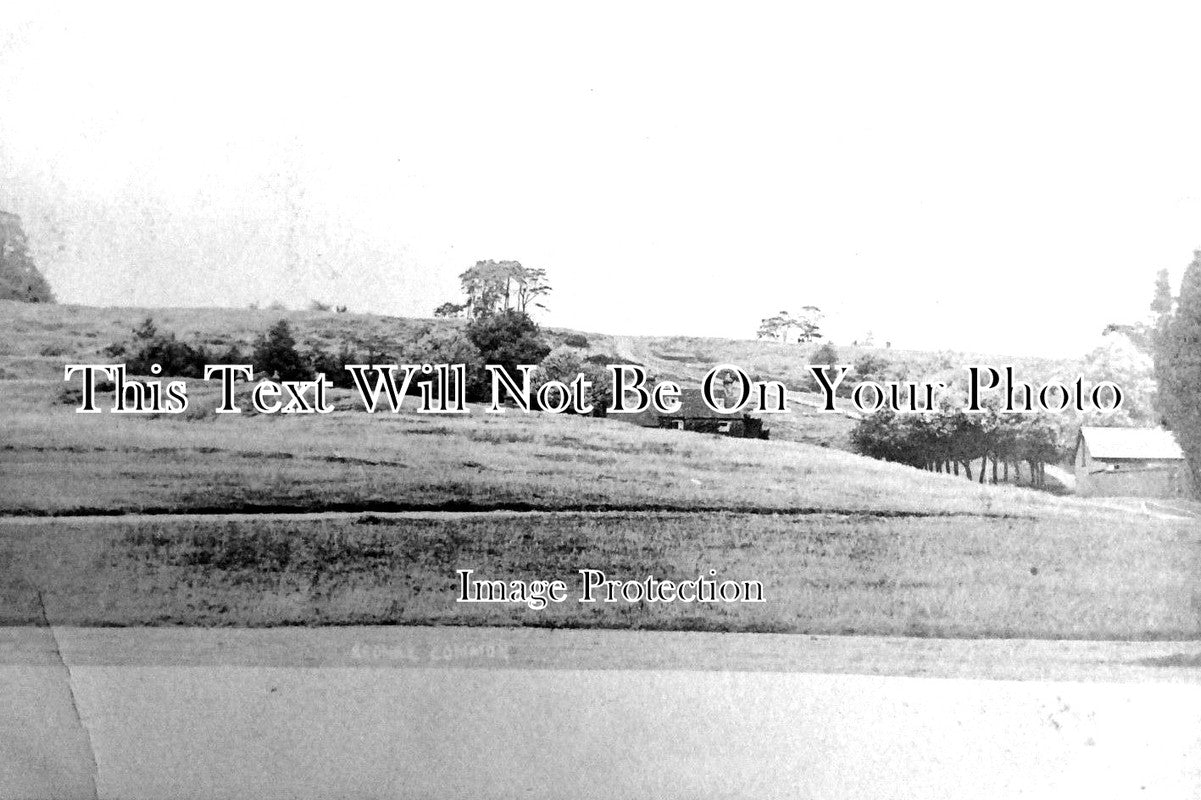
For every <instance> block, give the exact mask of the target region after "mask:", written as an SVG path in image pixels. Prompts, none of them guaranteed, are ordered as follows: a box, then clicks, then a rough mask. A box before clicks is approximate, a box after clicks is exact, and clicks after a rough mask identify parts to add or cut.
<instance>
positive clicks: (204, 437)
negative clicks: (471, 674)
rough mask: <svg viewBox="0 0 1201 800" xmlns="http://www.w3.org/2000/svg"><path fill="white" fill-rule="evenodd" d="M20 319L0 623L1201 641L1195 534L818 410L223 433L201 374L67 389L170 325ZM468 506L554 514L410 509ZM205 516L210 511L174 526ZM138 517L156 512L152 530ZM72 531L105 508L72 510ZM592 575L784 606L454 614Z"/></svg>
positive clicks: (225, 321) (777, 356)
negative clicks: (138, 386) (890, 439)
mask: <svg viewBox="0 0 1201 800" xmlns="http://www.w3.org/2000/svg"><path fill="white" fill-rule="evenodd" d="M4 310H5V311H7V312H10V313H9V314H8V315H7V316H6V317H4V318H3V322H2V323H0V324H2V325H3V326H4V328H5V330H4V331H3V334H2V335H0V343H2V344H0V348H2V349H3V352H2V353H0V364H2V365H3V366H2V367H0V368H2V369H3V370H4V374H5V376H6V377H7V378H8V379H7V380H0V403H3V406H4V408H5V414H4V415H3V417H0V608H2V609H4V611H3V616H0V624H3V623H9V624H14V623H30V622H37V621H39V620H41V619H43V618H48V619H51V620H52V621H55V622H62V623H72V624H192V625H275V624H345V623H354V622H377V623H401V624H414V623H437V624H471V625H477V624H485V625H491V624H499V625H552V626H611V627H613V626H615V627H644V628H672V629H712V630H771V631H788V632H863V633H866V632H874V633H897V634H914V635H948V636H985V635H1005V636H1047V637H1056V636H1069V637H1121V638H1139V637H1169V636H1187V637H1194V636H1201V589H1198V587H1197V585H1196V581H1195V576H1196V574H1197V573H1198V568H1199V567H1201V531H1198V530H1197V529H1196V526H1195V524H1194V523H1193V522H1191V521H1187V520H1181V519H1173V518H1157V517H1156V515H1154V514H1150V513H1141V512H1140V509H1139V508H1138V507H1137V506H1133V507H1130V508H1129V509H1128V510H1120V509H1115V508H1112V507H1106V506H1102V505H1100V504H1098V503H1095V502H1087V501H1081V500H1074V499H1070V498H1057V497H1053V496H1050V495H1047V494H1044V493H1039V492H1033V491H1029V490H1022V489H1016V488H1013V487H1006V486H990V485H980V484H977V483H972V482H969V481H967V480H964V479H962V478H955V477H952V476H948V475H935V474H930V473H925V472H920V471H917V470H913V469H909V468H907V467H902V466H898V465H895V464H888V463H884V462H879V461H873V460H869V459H865V458H861V457H858V456H855V455H853V454H850V453H846V452H841V451H839V450H837V449H836V447H837V442H836V440H837V437H838V436H839V435H841V431H840V429H839V428H838V427H837V426H838V425H844V426H845V425H846V424H849V421H848V420H845V419H844V418H842V417H837V416H828V415H806V414H804V413H794V414H792V415H788V416H787V417H776V418H773V421H772V422H769V424H772V425H773V426H774V427H775V428H776V431H777V432H779V431H781V430H784V431H787V430H788V427H787V426H792V428H791V430H792V434H791V436H790V437H789V436H786V437H779V436H774V437H773V439H772V440H770V441H762V440H738V439H727V438H722V437H714V436H707V435H702V434H691V433H681V432H675V431H668V430H648V429H643V428H638V427H636V426H633V425H628V424H623V423H621V422H617V421H615V420H612V419H592V418H577V417H563V416H553V415H543V414H537V413H535V414H529V415H525V414H521V413H519V412H515V411H509V412H506V413H504V414H501V415H488V414H483V413H482V410H481V409H480V408H473V411H472V413H471V414H470V415H467V416H463V417H454V416H429V415H419V414H415V413H411V412H406V413H401V414H396V415H393V414H377V415H374V416H373V415H368V414H366V413H363V412H362V411H360V410H357V401H354V400H353V399H352V396H351V395H350V394H349V393H346V392H342V391H338V392H337V393H336V396H335V398H334V399H335V402H336V405H337V407H338V409H339V410H337V411H335V412H334V413H332V414H329V415H323V416H282V417H281V416H259V415H253V414H244V415H239V416H217V415H215V414H213V413H211V412H212V409H213V407H214V405H215V397H214V391H213V389H211V388H208V389H205V388H202V387H203V382H199V381H193V382H192V384H191V391H190V396H191V397H192V398H193V408H192V409H190V410H189V412H188V413H186V414H184V415H180V416H168V415H164V416H160V417H143V416H115V415H112V414H107V413H105V414H97V415H80V414H76V413H74V407H73V405H72V404H71V403H70V402H63V400H62V399H61V398H60V395H62V393H63V389H64V384H63V382H62V380H61V369H62V364H63V363H66V362H69V361H91V360H98V361H104V360H106V359H105V358H104V357H103V356H101V355H100V354H101V351H102V350H103V348H104V347H105V346H106V345H107V344H109V343H111V342H114V341H120V340H122V339H124V338H125V337H126V335H127V333H128V331H129V329H130V328H132V327H133V325H134V324H136V322H137V321H138V320H140V319H142V318H144V317H145V316H147V312H146V311H141V310H136V309H134V310H130V309H119V310H118V309H84V308H74V307H48V306H37V307H33V306H18V305H13V304H8V306H7V307H6V308H5V309H4ZM153 316H154V317H155V319H156V321H157V322H158V324H159V326H160V327H161V328H164V329H169V330H173V331H175V332H176V333H177V334H178V335H179V336H181V337H183V338H187V339H189V340H192V341H202V342H205V343H207V344H210V345H212V346H214V347H222V346H227V345H228V344H231V343H238V344H240V345H242V346H247V345H249V343H250V341H251V340H252V339H253V338H254V336H256V335H257V334H258V333H259V332H260V331H261V330H262V329H263V328H265V327H266V326H267V325H268V324H269V323H270V322H271V321H273V320H274V319H276V318H278V317H279V316H280V315H279V314H278V313H276V312H266V311H262V312H256V311H233V310H231V311H214V310H156V311H154V312H153ZM287 316H288V317H289V318H290V319H291V320H292V321H293V322H294V323H295V326H296V328H297V329H298V330H299V332H300V335H301V338H302V339H303V340H305V341H308V342H323V343H329V344H332V345H334V346H336V345H337V344H339V343H340V341H341V339H342V338H343V337H348V338H352V339H353V337H362V338H363V339H367V338H369V337H374V336H380V337H391V338H398V337H406V336H413V335H415V332H416V331H417V330H418V328H419V327H420V326H421V325H422V324H425V323H423V322H421V321H414V320H400V319H389V318H379V317H359V316H355V315H345V314H341V315H336V314H321V313H289V314H288V315H287ZM437 324H441V325H448V324H454V323H451V322H446V321H440V322H438V323H437ZM551 335H552V336H553V337H556V338H558V339H560V340H561V338H562V337H563V336H564V335H565V332H562V331H559V332H552V334H551ZM588 339H589V346H588V350H589V351H591V352H597V353H605V354H606V355H612V356H615V357H616V358H617V359H621V360H633V361H639V362H641V363H644V364H647V365H649V366H651V367H652V369H655V370H663V372H660V374H665V372H666V370H668V369H669V368H670V369H672V370H674V372H673V373H672V374H674V375H676V376H677V377H680V378H683V379H686V380H687V379H690V378H693V377H699V375H700V374H701V373H702V372H703V371H704V369H707V368H708V367H709V366H711V365H712V364H714V363H718V362H722V361H730V362H733V363H740V364H743V365H745V366H746V367H747V368H748V370H752V371H754V372H756V373H757V374H759V375H760V376H774V377H781V378H783V379H786V380H789V379H790V378H789V376H790V375H791V374H793V373H790V372H788V370H790V369H796V364H797V363H801V362H802V361H803V358H798V357H797V355H798V353H803V349H801V348H796V347H785V346H782V345H778V344H772V343H755V342H723V341H720V340H695V339H688V340H684V339H653V338H648V339H634V338H630V337H606V336H599V335H591V334H589V335H588ZM913 358H914V359H915V361H914V363H915V364H916V363H918V362H917V359H918V358H919V356H917V355H913ZM921 358H931V357H929V356H921ZM1036 366H1037V365H1036ZM1042 366H1043V367H1046V368H1048V369H1049V368H1053V367H1054V365H1053V364H1043V365H1042ZM775 420H779V421H778V422H777V421H775ZM838 420H842V422H838ZM823 425H824V426H826V427H824V428H823V427H821V426H823ZM843 430H845V428H844V429H843ZM805 437H811V438H810V441H819V442H820V443H822V444H831V443H834V444H835V447H834V448H830V447H818V446H811V445H809V444H806V443H804V441H803V440H804V438H805ZM781 438H795V439H801V440H802V441H781V440H780V439H781ZM442 509H445V510H454V511H465V510H466V511H470V510H475V511H485V510H490V509H506V510H508V511H510V512H511V511H523V510H541V511H544V512H547V513H545V514H542V515H529V514H514V513H505V514H499V515H497V514H494V515H489V516H480V515H479V514H474V515H473V514H455V515H449V516H441V517H438V516H435V517H428V516H413V515H407V516H406V515H403V514H402V515H396V514H392V513H390V512H400V511H406V510H408V511H413V510H417V511H430V510H442ZM330 511H342V512H345V513H343V514H341V515H333V516H331V515H330V514H329V513H328V512H330ZM598 511H601V512H604V513H596V512H598ZM189 512H199V513H200V514H202V515H201V516H178V515H179V514H187V513H189ZM231 512H244V513H249V514H251V515H252V516H229V514H230V513H231ZM278 512H323V515H320V516H306V517H295V516H281V515H280V514H279V513H278ZM139 513H142V514H148V515H150V516H130V515H137V514H139ZM72 514H74V515H80V514H83V515H93V516H84V517H78V518H74V519H69V520H68V519H65V518H63V516H62V515H72ZM94 515H114V516H112V517H111V518H105V517H103V516H101V517H97V516H94ZM121 515H125V516H121ZM585 567H586V568H595V569H603V570H605V571H606V572H610V573H611V574H613V575H614V576H615V577H622V578H629V579H638V580H641V579H644V578H645V577H646V576H647V575H651V574H654V575H656V576H658V577H660V578H672V579H679V578H688V577H695V576H696V575H697V574H698V573H699V572H700V571H701V570H707V569H710V568H711V569H715V570H717V571H718V572H719V573H721V574H722V575H724V576H726V577H730V578H734V579H738V580H760V581H762V582H763V583H764V586H765V589H766V593H767V594H766V596H767V599H768V602H767V603H765V604H759V605H717V606H701V605H689V606H682V605H678V604H664V603H658V604H654V603H634V604H613V605H604V604H602V605H598V606H594V607H588V606H582V605H580V604H576V603H565V604H563V605H560V606H554V607H552V608H550V609H547V610H544V611H532V610H530V609H527V608H525V607H524V606H465V605H462V604H457V603H455V602H453V591H454V586H453V576H454V570H455V569H458V568H471V569H476V570H478V571H479V572H480V573H481V574H484V575H485V576H486V577H489V578H496V579H503V580H510V579H524V580H532V579H554V578H564V579H571V578H573V577H574V575H575V571H576V570H578V569H580V568H585Z"/></svg>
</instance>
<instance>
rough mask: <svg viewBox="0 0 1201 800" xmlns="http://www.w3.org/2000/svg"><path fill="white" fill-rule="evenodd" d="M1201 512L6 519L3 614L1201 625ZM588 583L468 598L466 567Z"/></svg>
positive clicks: (750, 626)
mask: <svg viewBox="0 0 1201 800" xmlns="http://www.w3.org/2000/svg"><path fill="white" fill-rule="evenodd" d="M1199 555H1201V530H1198V529H1197V528H1196V526H1195V525H1194V524H1188V523H1180V522H1172V521H1161V520H1149V519H1141V520H1140V519H1138V518H1136V517H1130V518H1128V519H1125V520H1121V519H1114V520H1112V522H1111V524H1109V525H1105V524H1100V523H1098V521H1097V520H1095V519H1090V518H1078V519H1070V518H1067V517H1051V518H1040V519H1006V518H996V517H980V516H964V517H912V518H888V517H879V516H872V515H867V514H846V515H836V514H812V515H800V516H798V515H763V514H757V515H745V514H723V513H713V514H679V513H662V514H654V513H616V514H573V513H563V514H532V515H531V514H482V515H442V516H440V517H437V516H436V517H434V518H426V519H423V518H416V517H414V516H411V515H398V516H395V517H391V516H381V515H372V514H363V515H348V516H343V517H338V518H316V519H307V518H287V517H273V516H263V517H261V518H251V519H238V520H232V519H223V518H205V517H200V518H196V517H192V518H183V519H175V518H164V519H138V520H136V521H127V520H122V519H119V518H114V519H109V520H91V521H88V520H85V521H72V522H67V521H57V520H37V521H35V520H27V521H9V522H7V523H0V586H3V587H4V589H5V596H4V598H3V602H2V603H0V609H3V610H2V611H0V614H2V615H3V617H2V618H0V622H3V623H5V624H33V623H37V622H39V621H42V620H47V619H48V620H49V621H51V622H53V623H54V624H67V625H128V624H136V625H162V624H167V625H251V626H261V625H313V624H317V625H321V624H378V623H388V624H443V625H517V626H526V625H532V626H548V627H602V628H643V629H670V630H719V631H771V632H787V633H840V634H850V633H871V634H882V635H908V636H939V637H969V638H970V637H1020V638H1085V639H1111V638H1112V639H1164V638H1167V639H1181V638H1197V637H1201V586H1199V585H1198V584H1197V581H1196V575H1197V574H1198V571H1199V569H1201V558H1199ZM581 567H587V568H592V569H599V570H603V571H604V572H605V573H606V574H607V575H608V577H610V578H620V579H631V580H639V581H642V580H645V578H646V577H647V576H651V575H653V576H655V577H656V578H658V579H665V578H666V579H671V580H684V579H692V578H696V577H697V576H698V575H702V574H705V573H706V572H707V571H708V570H710V569H712V570H715V571H716V576H717V579H718V580H723V579H733V580H758V581H761V582H762V583H763V586H764V598H765V600H766V602H764V603H712V604H692V603H679V602H676V603H646V602H640V603H625V602H615V603H603V602H602V603H594V604H582V603H579V602H577V601H578V597H579V576H578V574H577V570H579V569H580V568H581ZM458 569H472V570H475V573H476V574H475V576H474V577H477V578H484V579H500V580H518V579H521V580H534V579H544V580H552V579H562V580H564V581H565V582H566V583H567V585H568V599H567V601H566V602H563V603H552V604H550V605H549V606H548V607H547V608H545V609H542V610H537V611H536V610H532V609H530V608H528V607H526V606H525V605H524V604H461V603H456V602H455V597H456V594H457V587H456V579H455V570H458Z"/></svg>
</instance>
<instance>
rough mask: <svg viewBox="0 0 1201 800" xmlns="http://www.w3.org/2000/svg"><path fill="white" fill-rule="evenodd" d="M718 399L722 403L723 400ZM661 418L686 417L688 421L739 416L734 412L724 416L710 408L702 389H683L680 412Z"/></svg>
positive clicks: (681, 391)
mask: <svg viewBox="0 0 1201 800" xmlns="http://www.w3.org/2000/svg"><path fill="white" fill-rule="evenodd" d="M716 399H717V400H718V401H719V402H720V401H721V399H722V398H720V397H718V398H716ZM661 416H665V417H686V418H687V419H733V418H736V417H737V416H738V415H737V414H735V413H733V412H727V413H725V414H722V413H719V412H717V411H714V410H713V409H711V408H709V406H708V405H707V404H706V403H705V395H704V393H703V392H701V390H700V389H681V390H680V410H679V411H674V412H672V413H670V414H663V415H661Z"/></svg>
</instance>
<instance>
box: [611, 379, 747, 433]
mask: <svg viewBox="0 0 1201 800" xmlns="http://www.w3.org/2000/svg"><path fill="white" fill-rule="evenodd" d="M716 399H717V400H718V401H719V403H720V402H722V397H720V396H719V397H718V398H716ZM614 416H615V417H622V416H625V417H627V418H628V419H629V421H630V422H633V423H634V424H636V425H641V426H643V427H644V428H671V429H673V430H680V431H696V432H698V433H715V434H718V435H720V436H733V437H735V438H738V439H766V438H767V436H768V432H767V430H766V429H765V428H764V427H763V420H761V419H758V418H756V417H752V416H751V415H750V414H739V413H737V412H732V411H731V412H726V413H722V412H720V411H714V410H713V409H711V408H709V406H708V405H707V404H706V403H705V399H704V395H703V394H702V393H701V390H700V389H681V390H680V408H679V410H677V411H674V412H672V413H670V414H663V413H660V412H658V411H656V410H654V409H653V408H652V409H647V410H646V411H643V412H640V413H638V414H629V415H625V414H615V415H614Z"/></svg>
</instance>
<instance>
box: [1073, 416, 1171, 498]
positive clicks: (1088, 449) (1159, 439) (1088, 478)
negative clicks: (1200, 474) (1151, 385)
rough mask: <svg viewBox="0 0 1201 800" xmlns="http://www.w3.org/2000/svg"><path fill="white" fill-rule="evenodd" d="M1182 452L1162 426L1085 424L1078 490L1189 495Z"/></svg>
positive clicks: (1105, 494)
mask: <svg viewBox="0 0 1201 800" xmlns="http://www.w3.org/2000/svg"><path fill="white" fill-rule="evenodd" d="M1192 492H1193V482H1192V473H1191V472H1190V470H1189V466H1188V463H1187V462H1186V461H1185V459H1184V451H1182V450H1181V449H1180V445H1179V444H1178V443H1177V442H1176V437H1175V436H1173V435H1172V432H1171V431H1168V430H1164V429H1163V428H1087V427H1086V428H1081V429H1080V435H1079V436H1077V437H1076V494H1079V495H1084V496H1087V497H1117V496H1130V497H1190V496H1191V495H1192Z"/></svg>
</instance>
